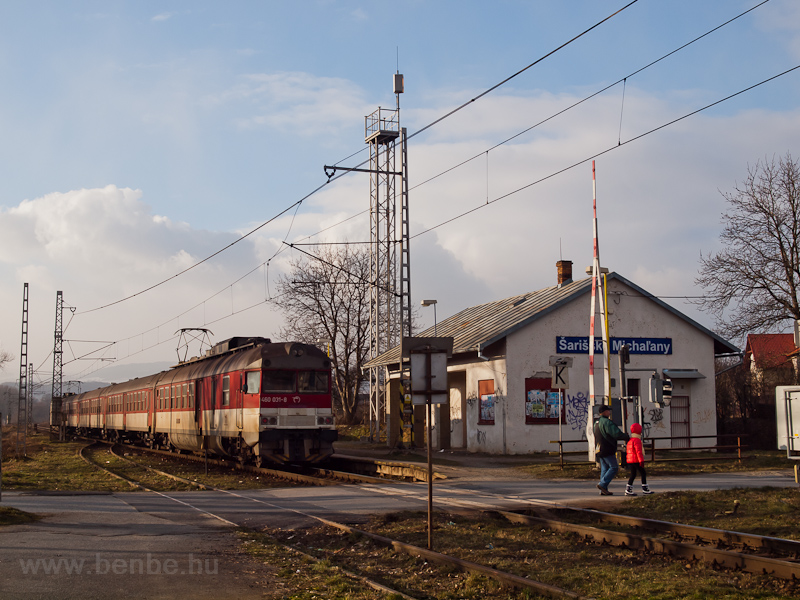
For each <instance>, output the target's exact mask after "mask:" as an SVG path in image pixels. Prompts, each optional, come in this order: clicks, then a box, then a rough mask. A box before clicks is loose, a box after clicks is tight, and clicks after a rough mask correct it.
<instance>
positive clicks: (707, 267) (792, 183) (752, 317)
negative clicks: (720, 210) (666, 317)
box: [695, 153, 800, 339]
mask: <svg viewBox="0 0 800 600" xmlns="http://www.w3.org/2000/svg"><path fill="white" fill-rule="evenodd" d="M799 183H800V164H798V162H796V161H795V160H793V159H792V156H791V154H788V153H787V155H786V157H784V158H780V159H778V162H777V163H776V162H775V159H774V158H773V159H772V160H766V159H765V160H764V162H760V161H759V162H758V163H756V165H755V167H753V168H748V176H747V178H746V179H745V181H744V183H743V184H742V185H741V186H738V185H737V186H736V187H735V188H734V189H735V191H734V192H732V193H724V194H723V196H724V197H725V199H726V200H727V201H728V204H729V206H730V209H729V211H728V212H727V213H725V214H723V215H722V220H723V224H724V229H723V230H722V234H721V235H720V240H721V241H722V243H723V245H724V249H723V250H721V251H719V252H717V253H711V254H709V255H708V256H703V255H702V254H701V256H700V263H701V267H700V275H699V277H698V278H697V279H696V280H695V282H696V283H697V284H699V285H701V286H702V287H703V288H704V289H705V290H706V294H707V295H706V297H705V298H703V299H702V300H699V301H697V304H699V305H700V307H701V308H702V309H703V310H706V311H708V312H710V313H711V314H712V315H713V316H714V318H715V319H716V322H717V329H718V331H719V332H720V333H721V334H722V335H725V336H727V337H730V338H732V339H742V338H743V337H744V336H745V334H747V333H750V332H758V331H762V332H764V331H768V330H770V329H774V328H775V327H778V328H780V329H783V328H785V325H786V321H792V320H797V319H800V300H799V299H798V289H800V187H798V184H799Z"/></svg>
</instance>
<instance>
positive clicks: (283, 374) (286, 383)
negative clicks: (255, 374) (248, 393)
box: [264, 370, 294, 392]
mask: <svg viewBox="0 0 800 600" xmlns="http://www.w3.org/2000/svg"><path fill="white" fill-rule="evenodd" d="M264 391H265V392H293V391H294V371H281V370H276V371H264Z"/></svg>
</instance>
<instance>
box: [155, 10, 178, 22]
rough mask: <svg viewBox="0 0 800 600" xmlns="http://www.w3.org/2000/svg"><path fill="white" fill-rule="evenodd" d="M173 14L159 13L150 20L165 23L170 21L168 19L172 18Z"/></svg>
mask: <svg viewBox="0 0 800 600" xmlns="http://www.w3.org/2000/svg"><path fill="white" fill-rule="evenodd" d="M173 14H174V13H171V12H165V13H159V14H157V15H155V16H153V18H151V19H150V20H151V21H156V22H158V21H167V20H169V19H170V17H172V15H173Z"/></svg>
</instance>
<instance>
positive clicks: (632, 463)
mask: <svg viewBox="0 0 800 600" xmlns="http://www.w3.org/2000/svg"><path fill="white" fill-rule="evenodd" d="M627 459H628V469H630V473H631V475H630V477H628V485H627V486H626V487H625V495H626V496H635V495H636V492H634V491H633V480H634V479H636V473H637V471H638V472H639V473H641V476H642V493H643V494H652V493H653V492H651V491H650V488H649V487H647V472H646V471H645V470H644V449H643V448H642V426H641V425H639V423H634V424H633V425H631V438H630V439H629V440H628V452H627Z"/></svg>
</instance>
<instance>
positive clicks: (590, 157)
mask: <svg viewBox="0 0 800 600" xmlns="http://www.w3.org/2000/svg"><path fill="white" fill-rule="evenodd" d="M797 69H800V65H797V66H795V67H792V68H790V69H787V70H786V71H783V72H782V73H778V74H777V75H773V76H772V77H768V78H767V79H764V80H763V81H760V82H758V83H756V84H753V85H751V86H749V87H746V88H744V89H743V90H739V91H738V92H736V93H734V94H731V95H729V96H725V97H724V98H721V99H719V100H717V101H715V102H712V103H711V104H707V105H705V106H703V107H702V108H698V109H697V110H693V111H691V112H689V113H686V114H685V115H683V116H681V117H678V118H677V119H673V120H671V121H667V122H666V123H663V124H661V125H659V126H658V127H654V128H653V129H650V130H649V131H646V132H644V133H642V134H639V135H637V136H635V137H633V138H631V139H629V140H626V141H624V142H622V143H618V144H616V145H614V146H611V147H609V148H606V149H605V150H602V151H600V152H597V153H595V154H592V155H591V156H588V157H586V158H583V159H581V160H579V161H578V162H575V163H573V164H571V165H569V166H567V167H564V168H563V169H559V170H558V171H554V172H552V173H550V174H549V175H546V176H545V177H542V178H540V179H537V180H536V181H532V182H531V183H528V184H526V185H523V186H522V187H519V188H517V189H515V190H512V191H510V192H507V193H506V194H503V195H502V196H498V197H497V198H495V199H493V200H491V201H489V202H487V203H485V204H479V205H477V206H475V207H474V208H472V209H470V210H468V211H466V212H463V213H461V214H459V215H456V216H455V217H453V218H451V219H448V220H446V221H443V222H441V223H439V224H438V225H434V226H433V227H429V228H428V229H425V230H423V231H420V232H419V233H417V234H415V235H413V236H411V239H414V238H417V237H419V236H421V235H424V234H426V233H428V232H430V231H433V230H434V229H438V228H439V227H442V226H444V225H447V224H448V223H452V222H453V221H456V220H458V219H460V218H461V217H465V216H467V215H469V214H471V213H474V212H476V211H478V210H480V209H482V208H486V207H487V206H489V205H491V204H494V203H495V202H499V201H500V200H503V199H505V198H508V197H509V196H513V195H514V194H517V193H519V192H521V191H523V190H526V189H528V188H530V187H532V186H534V185H537V184H539V183H542V182H543V181H547V180H548V179H552V178H553V177H555V176H556V175H560V174H562V173H565V172H566V171H569V170H570V169H574V168H575V167H577V166H579V165H582V164H585V163H587V162H589V161H590V160H593V159H595V158H597V157H599V156H603V155H604V154H608V153H609V152H612V151H613V150H617V149H619V148H621V147H622V146H625V145H627V144H630V143H631V142H635V141H637V140H639V139H641V138H643V137H645V136H648V135H650V134H652V133H655V132H656V131H659V130H661V129H664V128H665V127H669V126H670V125H673V124H675V123H678V122H679V121H683V120H684V119H688V118H689V117H691V116H693V115H696V114H697V113H700V112H703V111H704V110H708V109H709V108H712V107H714V106H716V105H718V104H721V103H722V102H725V101H727V100H730V99H731V98H735V97H736V96H739V95H741V94H744V93H745V92H748V91H750V90H752V89H755V88H757V87H759V86H761V85H764V84H765V83H769V82H770V81H773V80H774V79H777V78H779V77H783V76H784V75H787V74H789V73H791V72H792V71H796V70H797Z"/></svg>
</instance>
